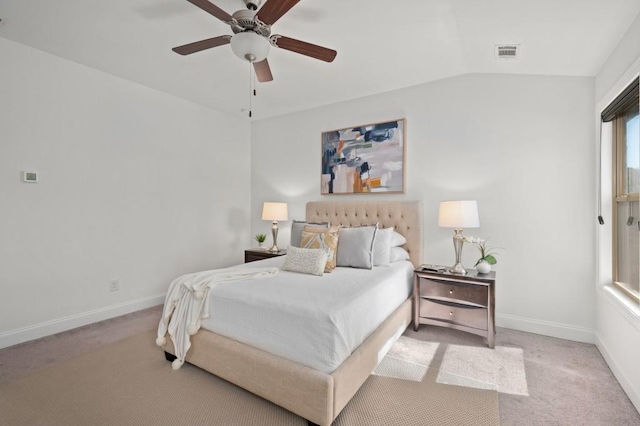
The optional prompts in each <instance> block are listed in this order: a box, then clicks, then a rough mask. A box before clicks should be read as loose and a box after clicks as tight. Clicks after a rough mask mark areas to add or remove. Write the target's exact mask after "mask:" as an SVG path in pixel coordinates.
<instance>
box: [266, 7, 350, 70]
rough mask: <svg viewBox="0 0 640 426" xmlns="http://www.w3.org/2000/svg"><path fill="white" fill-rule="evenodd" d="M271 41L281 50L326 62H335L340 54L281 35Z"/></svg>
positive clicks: (273, 37) (275, 36)
mask: <svg viewBox="0 0 640 426" xmlns="http://www.w3.org/2000/svg"><path fill="white" fill-rule="evenodd" d="M272 1H273V0H272ZM269 40H270V41H271V44H272V45H274V46H276V47H279V48H280V49H285V50H290V51H291V52H295V53H300V54H301V55H306V56H309V57H311V58H316V59H320V60H321V61H325V62H333V60H334V59H335V58H336V55H337V54H338V52H336V51H335V50H332V49H327V48H326V47H322V46H318V45H315V44H311V43H307V42H305V41H300V40H296V39H294V38H289V37H285V36H281V35H274V36H271V38H270V39H269Z"/></svg>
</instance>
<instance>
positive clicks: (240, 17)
mask: <svg viewBox="0 0 640 426" xmlns="http://www.w3.org/2000/svg"><path fill="white" fill-rule="evenodd" d="M231 16H232V17H233V19H234V20H235V22H236V23H237V25H232V26H231V30H232V31H233V32H234V33H236V34H238V33H242V32H245V31H247V30H250V31H253V32H254V33H256V34H260V35H261V36H263V37H269V35H271V26H270V25H265V24H263V23H262V22H260V21H256V19H255V16H256V12H255V11H253V10H248V9H242V10H238V11H237V12H234V14H233V15H231Z"/></svg>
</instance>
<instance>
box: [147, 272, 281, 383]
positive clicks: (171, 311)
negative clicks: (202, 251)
mask: <svg viewBox="0 0 640 426" xmlns="http://www.w3.org/2000/svg"><path fill="white" fill-rule="evenodd" d="M277 273H278V268H262V269H255V268H252V269H235V268H234V269H214V270H211V271H203V272H195V273H192V274H187V275H183V276H181V277H179V278H177V279H175V280H174V281H173V282H172V283H171V285H170V286H169V291H168V292H167V297H166V298H165V301H164V310H163V312H162V318H161V319H160V324H159V325H158V338H157V339H156V344H157V345H158V346H164V345H165V344H166V343H167V339H166V337H165V335H166V334H167V332H169V337H171V341H173V347H174V349H175V352H176V353H175V355H176V357H177V359H176V360H174V361H173V364H172V366H173V369H174V370H177V369H178V368H180V367H182V364H184V359H185V357H186V356H187V351H188V350H189V348H190V347H191V339H190V337H189V336H193V335H194V334H196V333H197V332H198V330H200V325H201V322H202V319H203V318H208V317H209V297H208V295H209V290H210V289H211V288H213V287H215V286H216V285H218V284H221V283H226V282H230V281H242V280H250V279H258V278H265V277H272V276H274V275H276V274H277Z"/></svg>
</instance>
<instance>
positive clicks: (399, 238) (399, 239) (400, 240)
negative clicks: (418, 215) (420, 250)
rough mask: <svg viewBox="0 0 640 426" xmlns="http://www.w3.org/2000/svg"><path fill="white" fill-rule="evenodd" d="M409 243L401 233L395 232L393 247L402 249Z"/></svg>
mask: <svg viewBox="0 0 640 426" xmlns="http://www.w3.org/2000/svg"><path fill="white" fill-rule="evenodd" d="M406 243H407V239H406V238H405V237H404V235H402V234H401V233H399V232H396V231H393V239H392V240H391V247H400V246H402V245H404V244H406Z"/></svg>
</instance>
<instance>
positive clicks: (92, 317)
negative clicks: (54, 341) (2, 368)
mask: <svg viewBox="0 0 640 426" xmlns="http://www.w3.org/2000/svg"><path fill="white" fill-rule="evenodd" d="M164 298H165V294H158V295H156V296H149V297H143V298H142V299H136V300H130V301H128V302H123V303H119V304H117V305H111V306H106V307H104V308H99V309H94V310H93V311H88V312H82V313H79V314H75V315H70V316H68V317H64V318H59V319H55V320H51V321H46V322H43V323H40V324H34V325H30V326H28V327H22V328H18V329H16V330H10V331H5V332H3V333H0V349H2V348H6V347H9V346H13V345H17V344H18V343H23V342H28V341H29V340H34V339H39V338H41V337H45V336H50V335H52V334H56V333H60V332H62V331H66V330H70V329H72V328H77V327H82V326H83V325H87V324H93V323H94V322H98V321H104V320H106V319H109V318H114V317H118V316H120V315H125V314H129V313H131V312H135V311H139V310H141V309H146V308H151V307H153V306H157V305H161V304H163V303H164Z"/></svg>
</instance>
